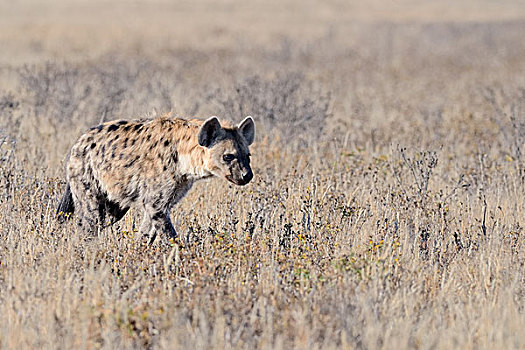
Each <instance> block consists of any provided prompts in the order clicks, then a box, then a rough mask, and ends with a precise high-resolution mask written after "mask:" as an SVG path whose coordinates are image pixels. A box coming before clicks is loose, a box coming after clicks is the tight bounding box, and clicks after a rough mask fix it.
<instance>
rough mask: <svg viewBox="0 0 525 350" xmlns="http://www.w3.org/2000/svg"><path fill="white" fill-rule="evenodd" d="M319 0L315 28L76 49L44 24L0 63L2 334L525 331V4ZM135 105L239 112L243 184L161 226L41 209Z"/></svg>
mask: <svg viewBox="0 0 525 350" xmlns="http://www.w3.org/2000/svg"><path fill="white" fill-rule="evenodd" d="M291 3H293V2H291ZM327 3H328V4H329V5H323V6H327V8H330V9H336V10H334V11H332V12H322V13H324V15H323V16H325V17H326V18H332V19H333V21H332V23H333V25H332V26H329V25H328V24H326V26H324V27H323V25H324V24H323V23H319V22H315V23H313V24H312V26H313V27H312V28H314V29H318V28H324V29H325V34H323V35H320V36H316V35H317V34H316V33H317V32H315V31H314V32H313V33H311V32H308V31H306V32H305V33H307V35H305V36H304V37H301V36H300V35H294V33H295V30H296V29H297V26H300V25H299V24H290V26H291V27H290V32H289V33H290V35H289V36H285V37H281V39H280V40H278V41H277V39H275V37H273V38H274V41H272V42H271V43H268V42H267V41H265V40H262V39H261V40H260V41H258V40H255V39H257V38H258V37H256V36H254V38H255V39H254V40H253V41H251V42H250V44H248V42H247V41H245V40H243V39H242V38H240V37H235V36H232V37H231V39H230V40H229V41H227V42H225V43H223V42H222V41H220V40H219V41H220V43H222V44H221V45H222V47H215V46H212V45H210V46H209V48H207V47H206V46H202V45H200V46H199V45H195V46H192V45H191V44H189V43H187V42H184V43H181V44H180V45H179V46H174V45H176V43H173V42H166V44H165V45H164V46H163V44H162V43H160V44H158V46H155V45H152V44H150V46H147V45H148V43H147V42H146V41H145V42H144V45H145V46H144V48H146V49H147V50H141V48H140V46H133V45H131V44H130V46H132V48H122V47H118V48H117V49H116V50H112V49H111V47H105V46H104V48H105V52H103V53H101V54H100V55H98V56H97V57H89V58H88V59H79V57H78V52H77V51H75V50H76V48H77V47H76V46H74V45H72V44H71V47H69V46H68V42H67V41H66V42H64V46H63V47H62V49H63V54H62V56H59V57H58V58H59V59H56V58H57V57H55V59H53V53H52V50H51V48H53V47H54V46H53V43H54V41H53V39H52V38H51V39H49V41H45V40H43V39H42V40H43V41H42V42H43V45H44V47H43V48H42V47H41V48H40V49H38V50H41V51H38V52H39V55H38V56H37V58H38V57H41V58H38V59H37V60H36V61H32V63H30V64H28V65H24V62H26V61H21V62H18V63H19V64H14V65H13V64H8V63H3V64H2V66H1V67H0V69H1V71H0V81H1V82H2V84H1V85H0V141H1V145H0V230H1V231H0V315H1V316H0V321H1V324H2V327H0V347H2V348H57V347H58V348H182V347H186V348H248V349H252V348H277V349H279V348H283V349H289V348H309V349H311V348H323V349H324V348H355V349H376V348H391V349H401V348H415V349H426V348H438V349H450V348H463V349H465V348H524V347H525V338H524V336H523V329H524V327H525V313H524V308H525V302H524V301H525V273H524V271H525V266H524V264H525V239H524V237H525V231H524V229H523V227H524V225H525V222H524V218H525V155H524V147H525V119H524V118H525V75H523V72H524V71H525V59H524V57H525V42H524V41H523V39H522V35H523V32H524V30H525V24H524V23H525V22H522V21H520V20H516V21H514V22H508V21H507V22H499V21H497V19H498V18H495V20H494V21H490V22H482V21H480V22H454V23H452V22H446V23H441V22H437V21H435V22H432V23H429V22H414V21H409V22H406V23H405V22H403V21H399V20H398V19H397V21H396V22H385V21H365V22H356V23H355V24H354V25H352V26H348V25H346V24H345V23H347V22H344V21H338V20H337V19H338V18H339V17H338V14H337V12H338V11H337V6H342V5H341V4H339V5H337V6H336V4H335V2H334V3H332V2H327ZM466 3H468V2H466ZM330 4H331V5H330ZM166 6H167V5H166ZM187 6H190V5H187ZM224 6H226V5H224ZM258 6H259V7H261V6H262V5H261V4H259V5H258ZM305 6H313V5H312V4H310V5H305ZM319 6H321V5H319ZM330 6H332V7H333V8H332V7H330ZM219 9H220V6H219ZM128 10H129V9H128ZM215 10H217V9H215ZM159 11H168V10H167V9H166V8H163V7H161V8H160V10H159ZM210 11H214V10H213V9H212V10H210ZM217 11H219V10H217ZM232 11H234V10H232ZM239 11H247V10H246V9H244V8H241V9H240V10H239ZM289 11H291V12H293V13H294V14H296V15H297V16H301V13H296V11H295V10H293V8H292V9H291V10H289ZM340 11H341V12H344V11H342V10H340ZM487 11H488V10H487ZM168 12H169V11H168ZM219 12H220V11H219ZM234 12H235V11H234ZM489 12H490V11H489ZM243 13H244V12H243ZM284 13H285V14H286V13H288V12H286V11H285V12H284ZM305 13H306V12H305ZM320 13H321V12H320ZM327 13H328V15H327ZM220 15H221V16H223V17H224V16H226V18H227V16H229V15H227V14H225V13H223V12H220ZM262 15H264V14H262ZM203 16H208V14H207V13H204V14H203ZM327 16H328V17H327ZM330 16H332V17H330ZM223 17H220V18H223ZM325 17H322V18H325ZM13 18H14V17H13ZM279 18H280V17H277V19H276V21H280V19H279ZM307 18H309V17H307ZM425 18H426V17H425ZM119 20H120V19H118V18H116V21H117V23H119V22H118V21H119ZM152 22H154V21H152ZM174 22H176V21H174ZM231 22H232V24H231V26H232V27H231V28H234V29H231V28H230V27H229V25H230V24H228V23H229V22H227V21H226V22H220V23H222V24H220V26H223V27H224V28H225V29H223V30H225V31H226V33H230V31H235V27H234V24H233V22H234V21H231ZM58 23H60V22H58ZM64 23H66V24H67V23H68V22H67V21H66V22H64ZM218 23H219V22H218ZM276 23H277V22H276ZM293 23H295V22H293ZM66 24H64V25H66ZM148 24H149V22H148ZM130 25H131V24H130ZM137 25H138V26H140V24H137ZM153 25H154V26H153V28H156V27H155V25H156V24H155V22H154V23H153ZM254 25H256V24H254ZM282 26H283V25H282V23H281V22H278V23H277V24H276V28H278V29H279V28H281V27H282ZM304 26H305V28H309V27H308V25H307V24H304ZM166 28H167V29H166V30H170V29H169V28H168V27H167V26H166ZM283 28H285V29H286V27H283ZM109 29H111V28H109V27H108V30H109ZM251 30H252V29H251ZM27 33H29V34H27V35H30V33H31V31H30V29H28V32H27ZM53 33H54V32H52V31H51V32H49V34H48V35H49V37H52V35H53ZM55 33H60V31H58V32H55ZM263 34H264V33H262V34H261V36H263ZM266 34H268V33H266ZM282 34H283V35H286V34H287V32H286V31H285V30H284V29H283V31H282ZM56 35H58V34H56ZM72 35H73V36H74V34H72ZM79 35H81V34H79ZM111 35H112V34H111V32H110V33H109V34H107V38H108V39H107V40H111V38H112V36H111ZM115 35H116V34H115ZM144 35H145V36H144V38H146V39H147V38H149V37H148V35H149V36H153V37H154V34H152V33H151V32H146V33H145V34H144ZM159 35H160V34H159ZM194 35H195V36H199V35H200V34H199V32H196V34H194ZM216 35H217V36H219V37H220V36H221V35H222V34H221V31H220V30H219V29H217V33H216ZM247 35H252V36H253V35H255V34H254V33H253V32H252V31H249V32H248V33H247ZM268 35H270V34H268ZM57 40H58V39H57ZM86 40H87V39H86ZM129 40H131V39H129ZM137 40H138V39H137ZM24 42H25V41H21V43H20V44H19V45H21V46H20V47H18V46H16V45H15V43H14V42H9V45H11V46H10V47H12V48H13V51H12V52H13V53H12V55H15V52H16V53H18V54H20V52H23V51H24V50H26V48H25V46H23V45H24ZM275 42H278V44H277V45H275ZM90 43H91V44H90ZM119 43H120V45H123V44H122V41H120V42H119ZM84 44H85V45H87V46H88V47H89V45H91V47H93V49H94V50H95V51H96V50H100V48H99V47H98V46H97V44H96V42H90V41H85V42H84ZM132 44H133V43H132ZM46 45H47V46H46ZM218 45H219V44H218ZM31 47H32V46H31ZM31 47H30V49H31ZM46 48H47V49H48V50H49V51H46ZM32 49H34V50H37V49H35V48H32ZM85 49H86V48H85V47H80V48H79V49H78V50H81V52H83V51H82V50H85ZM155 50H157V51H155ZM4 55H9V50H7V51H6V50H4ZM20 57H25V56H23V55H21V56H20ZM13 59H15V56H13ZM27 62H29V61H27ZM153 110H157V111H159V112H166V111H169V110H173V111H174V112H175V113H178V114H180V115H184V116H187V117H191V116H194V115H198V116H201V117H207V116H210V115H218V116H219V117H221V118H227V119H231V120H232V121H233V122H238V121H239V120H241V119H242V118H243V117H244V116H245V115H252V116H254V118H255V120H256V123H257V127H258V135H257V140H256V143H255V144H254V145H253V146H252V150H251V153H252V166H253V170H254V173H255V178H254V179H253V181H252V183H251V184H250V185H248V186H246V187H242V188H239V187H235V186H233V185H230V184H228V183H226V182H224V181H222V180H220V179H215V180H211V181H205V182H203V183H199V184H196V185H195V187H194V188H193V190H192V191H191V192H190V193H189V195H188V196H187V197H186V198H185V199H184V200H183V201H182V202H181V203H180V204H179V205H178V206H177V207H176V208H174V209H173V211H172V219H173V221H174V224H175V225H176V227H177V230H178V232H179V234H180V235H181V237H180V241H178V242H175V244H173V245H166V244H162V243H161V242H160V241H157V242H156V243H155V244H154V245H153V246H148V245H147V244H146V241H145V240H144V239H143V238H142V237H139V236H138V235H137V233H136V232H135V231H136V229H137V225H138V222H139V220H140V214H138V213H136V212H134V211H133V210H132V211H130V212H129V213H128V214H127V215H126V216H125V218H124V219H123V221H122V223H121V224H120V225H115V226H113V227H112V228H109V229H107V230H106V231H105V232H104V233H103V234H101V235H100V236H98V237H86V236H84V235H82V234H79V232H77V229H76V226H75V225H74V224H73V223H70V224H66V225H60V224H59V223H58V222H57V221H56V220H55V218H54V212H55V209H56V204H57V201H58V199H59V196H60V194H61V192H62V191H63V189H64V185H65V184H64V160H65V155H66V153H67V151H68V149H69V148H70V147H71V145H72V144H73V142H74V141H75V140H76V139H77V138H78V136H79V135H80V134H82V133H83V132H84V131H85V130H87V129H88V128H89V127H91V126H93V125H97V124H98V123H100V122H101V121H106V120H111V119H119V118H121V119H134V118H137V117H141V116H146V115H148V114H150V113H152V111H153Z"/></svg>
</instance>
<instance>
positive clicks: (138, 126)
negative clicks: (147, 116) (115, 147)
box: [133, 124, 142, 131]
mask: <svg viewBox="0 0 525 350" xmlns="http://www.w3.org/2000/svg"><path fill="white" fill-rule="evenodd" d="M140 128H142V124H137V125H135V127H134V128H133V130H134V131H137V130H138V129H140Z"/></svg>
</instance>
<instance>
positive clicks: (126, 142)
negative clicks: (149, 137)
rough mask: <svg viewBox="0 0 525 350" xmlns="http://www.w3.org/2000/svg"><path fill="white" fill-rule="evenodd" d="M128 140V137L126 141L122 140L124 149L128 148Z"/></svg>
mask: <svg viewBox="0 0 525 350" xmlns="http://www.w3.org/2000/svg"><path fill="white" fill-rule="evenodd" d="M128 140H129V137H126V139H125V140H124V148H126V147H128Z"/></svg>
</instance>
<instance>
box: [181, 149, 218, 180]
mask: <svg viewBox="0 0 525 350" xmlns="http://www.w3.org/2000/svg"><path fill="white" fill-rule="evenodd" d="M179 171H180V173H181V175H185V176H187V177H188V178H190V179H191V180H193V181H197V180H200V179H205V178H208V177H212V176H213V174H212V173H211V172H210V171H208V167H207V162H206V160H205V159H204V158H203V157H202V156H200V155H199V156H197V155H195V154H193V152H192V153H188V154H179Z"/></svg>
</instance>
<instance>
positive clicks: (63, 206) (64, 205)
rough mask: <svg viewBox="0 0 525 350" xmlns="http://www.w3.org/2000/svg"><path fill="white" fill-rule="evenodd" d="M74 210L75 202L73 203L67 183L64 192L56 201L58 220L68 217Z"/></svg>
mask: <svg viewBox="0 0 525 350" xmlns="http://www.w3.org/2000/svg"><path fill="white" fill-rule="evenodd" d="M74 211H75V204H74V203H73V194H72V193H71V187H70V186H69V183H68V184H67V187H66V193H64V195H63V196H62V199H61V200H60V203H58V208H57V214H56V215H57V217H58V220H59V221H64V220H65V219H69V217H70V216H71V214H73V212H74Z"/></svg>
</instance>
